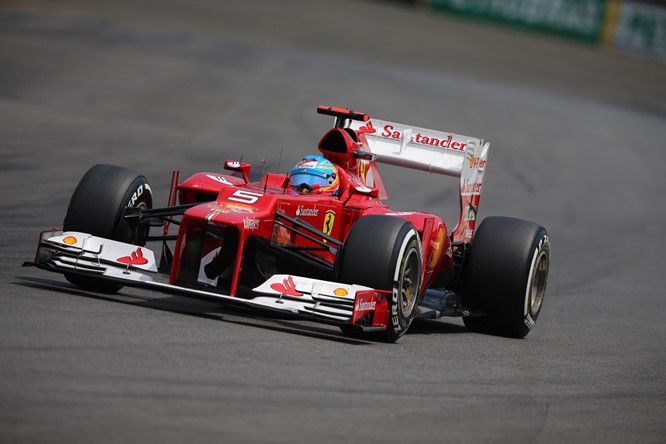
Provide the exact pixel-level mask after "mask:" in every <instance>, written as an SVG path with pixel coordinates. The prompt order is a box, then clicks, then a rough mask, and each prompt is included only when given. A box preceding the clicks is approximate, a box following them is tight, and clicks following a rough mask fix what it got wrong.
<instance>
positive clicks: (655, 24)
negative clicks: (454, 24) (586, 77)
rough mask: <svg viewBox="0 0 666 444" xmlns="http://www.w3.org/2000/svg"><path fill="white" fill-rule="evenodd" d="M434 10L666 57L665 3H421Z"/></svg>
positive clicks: (500, 0)
mask: <svg viewBox="0 0 666 444" xmlns="http://www.w3.org/2000/svg"><path fill="white" fill-rule="evenodd" d="M421 4H423V5H425V6H426V7H428V8H430V9H433V10H435V11H440V12H445V13H450V14H455V15H460V16H466V17H470V18H473V19H478V20H483V21H488V22H494V23H501V24H504V25H509V26H513V27H517V28H524V29H530V30H536V31H542V32H547V33H552V34H558V35H561V36H564V37H568V38H572V39H576V40H579V41H583V42H587V43H592V44H600V45H603V46H604V47H606V48H618V49H623V50H633V51H639V52H642V53H645V54H649V55H657V56H662V57H664V56H666V3H664V2H647V1H637V0H557V1H554V0H422V1H421Z"/></svg>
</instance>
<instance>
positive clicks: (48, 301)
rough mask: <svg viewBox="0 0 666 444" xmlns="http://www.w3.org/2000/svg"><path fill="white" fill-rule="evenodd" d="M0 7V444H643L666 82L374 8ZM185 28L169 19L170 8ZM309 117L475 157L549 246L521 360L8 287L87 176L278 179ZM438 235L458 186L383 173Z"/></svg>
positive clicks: (48, 283)
mask: <svg viewBox="0 0 666 444" xmlns="http://www.w3.org/2000/svg"><path fill="white" fill-rule="evenodd" d="M219 3H222V2H214V1H212V0H211V1H205V0H201V1H196V2H187V3H186V2H178V1H175V0H172V1H159V2H157V1H141V2H139V1H132V2H130V1H124V0H118V1H114V2H101V1H99V2H98V1H75V0H70V1H56V2H39V1H34V2H33V1H22V2H14V1H10V2H6V1H5V2H0V171H1V172H2V174H1V175H0V185H1V187H2V188H1V189H2V191H3V199H2V203H0V208H1V210H2V211H1V212H0V223H1V225H0V227H1V233H2V236H0V251H1V252H2V255H1V257H0V276H1V279H2V290H1V292H2V294H1V295H0V307H1V309H0V442H2V443H17V442H40V443H49V442H67V443H77V442H82V443H88V442H104V443H107V442H108V443H113V442H123V443H125V442H150V441H158V440H159V441H160V442H165V443H170V442H265V443H279V442H335V443H339V442H359V443H360V442H384V443H390V442H414V443H416V442H517V443H528V442H529V443H531V442H539V443H545V442H557V443H559V442H604V443H609V442H617V443H625V442H641V443H649V442H654V443H663V442H664V441H665V440H666V423H665V422H664V417H666V370H665V369H666V327H665V326H664V320H663V319H664V316H665V315H666V299H665V298H664V291H663V281H662V279H663V275H664V269H665V267H664V265H665V261H664V255H663V252H664V251H665V250H666V231H665V228H664V220H666V206H665V205H664V194H665V192H666V189H665V186H664V185H665V181H664V178H663V174H664V171H665V170H666V161H665V160H666V154H664V151H663V148H664V142H663V141H664V140H665V139H666V119H665V118H664V116H665V115H666V112H665V110H666V87H665V86H664V85H665V83H664V79H666V64H664V63H663V62H659V61H654V60H646V59H643V58H640V57H635V56H633V55H626V54H610V53H604V52H602V51H599V50H597V49H595V48H589V47H581V46H578V45H576V44H572V43H570V42H567V41H562V40H558V39H553V38H550V37H545V36H529V35H526V34H522V33H515V32H513V31H510V30H505V29H499V28H492V27H486V26H483V25H478V24H474V23H466V22H461V21H456V20H452V19H449V18H446V17H442V16H433V15H430V14H427V13H425V12H422V11H414V10H412V9H408V8H401V7H398V6H395V5H385V4H381V3H374V2H349V1H339V2H325V1H323V0H322V1H309V2H296V1H291V2H282V3H279V2H271V1H245V2H238V3H242V5H237V4H235V5H233V6H226V5H220V4H219ZM184 5H187V6H184ZM318 104H330V105H336V106H348V107H351V108H352V109H355V110H360V111H365V112H368V113H370V114H371V115H375V116H377V117H383V118H386V119H390V120H394V121H401V122H405V123H413V124H416V125H419V126H423V127H433V128H445V129H450V130H454V131H457V132H460V133H463V134H470V135H474V136H480V137H484V138H486V139H487V140H490V141H491V142H492V148H491V155H490V163H489V169H488V175H487V178H486V185H485V189H484V194H483V196H482V200H481V207H480V217H481V218H482V217H484V216H488V215H494V214H500V215H512V216H516V217H522V218H526V219H530V220H534V221H536V222H539V223H541V224H543V225H544V226H546V227H547V229H548V230H549V234H550V237H551V242H552V247H553V264H552V268H551V276H550V281H549V289H548V294H547V299H546V301H545V303H544V308H543V312H542V316H541V318H540V319H539V321H538V323H537V326H536V328H535V330H534V331H533V332H532V333H531V334H530V335H529V336H528V337H527V338H526V339H525V340H510V339H504V338H498V337H492V336H484V335H480V334H474V333H470V332H468V331H467V330H466V329H465V328H464V327H463V326H462V324H461V322H460V321H459V320H446V321H442V322H439V321H438V322H429V323H425V324H421V325H415V326H414V328H413V329H412V330H411V331H410V333H409V334H407V335H406V336H405V337H403V338H402V339H401V340H400V341H399V342H398V343H397V344H392V345H387V344H377V343H371V342H365V341H354V340H348V339H345V338H344V337H342V336H341V335H340V334H339V332H338V331H337V330H336V329H334V328H329V327H325V326H320V325H316V324H311V323H307V322H291V321H285V320H282V319H275V318H265V317H261V316H256V315H253V314H249V313H244V312H238V311H232V310H229V309H226V308H223V307H220V306H219V305H217V304H215V303H212V302H209V301H200V300H191V299H186V298H182V297H175V296H169V295H162V294H155V293H151V292H146V291H139V290H135V289H125V290H123V291H122V292H121V293H119V294H118V295H115V296H106V295H99V294H94V293H89V292H84V291H80V290H78V289H76V288H74V287H72V286H70V285H69V284H67V283H66V281H65V280H64V279H63V278H62V277H61V276H59V275H57V274H48V273H44V272H41V271H39V270H36V269H33V268H22V267H21V264H22V262H23V261H25V260H30V259H31V258H32V255H33V252H34V247H35V242H36V240H37V233H38V232H39V230H41V229H44V228H49V227H51V226H58V225H59V224H60V223H61V221H62V218H63V216H64V211H65V209H66V206H67V202H68V199H69V196H70V194H71V192H72V190H73V188H74V187H75V185H76V183H77V181H78V179H79V178H80V176H81V175H82V174H83V173H84V172H85V170H86V169H87V168H88V167H89V166H91V165H93V164H95V163H100V162H106V163H115V164H120V165H125V166H128V167H132V168H134V169H136V170H138V171H141V172H142V173H144V174H145V175H146V176H147V177H148V178H149V180H150V181H151V183H152V185H153V188H154V189H155V191H156V193H157V200H158V202H164V201H165V200H166V198H167V196H166V190H167V187H168V184H169V178H170V172H171V170H172V169H180V170H181V171H182V174H183V175H185V176H186V175H188V174H191V173H194V172H196V171H200V170H214V171H215V170H219V169H220V167H221V165H222V161H223V160H224V159H226V158H238V157H240V156H241V155H243V156H244V160H249V161H253V162H260V161H261V160H262V159H266V161H267V163H266V168H270V169H277V168H278V166H277V163H278V158H279V152H280V149H281V147H282V146H284V147H285V152H284V156H283V158H282V165H281V169H282V170H283V171H284V170H285V169H286V168H287V165H291V164H293V163H294V162H295V161H296V160H297V159H298V158H299V157H300V156H301V155H303V154H306V153H313V152H314V151H315V146H316V143H317V141H318V139H319V137H320V136H321V134H322V133H323V131H325V130H326V129H327V126H328V125H330V121H329V120H328V119H326V118H323V117H320V116H317V115H316V114H315V112H314V108H315V107H316V105H318ZM386 176H387V177H385V179H386V181H387V182H388V184H387V186H388V187H389V192H390V196H391V204H392V205H393V206H394V207H396V208H398V209H405V210H407V209H411V208H414V209H423V210H428V211H432V212H436V213H439V214H442V215H443V216H444V217H445V219H446V220H447V221H449V222H451V221H452V219H454V218H455V216H452V214H453V212H454V211H455V209H456V208H455V196H456V193H455V181H453V182H452V180H451V179H448V178H445V177H439V176H437V177H435V176H427V175H426V176H424V175H422V174H418V173H414V174H412V173H403V172H398V171H396V170H395V169H387V173H386Z"/></svg>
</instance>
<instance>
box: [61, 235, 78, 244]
mask: <svg viewBox="0 0 666 444" xmlns="http://www.w3.org/2000/svg"><path fill="white" fill-rule="evenodd" d="M62 241H63V242H64V243H66V244H67V245H74V244H75V243H76V242H77V241H76V238H75V237H74V236H67V237H66V238H64V239H63V240H62Z"/></svg>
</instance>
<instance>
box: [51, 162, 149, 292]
mask: <svg viewBox="0 0 666 444" xmlns="http://www.w3.org/2000/svg"><path fill="white" fill-rule="evenodd" d="M152 206H153V195H152V190H151V188H150V185H149V184H148V181H147V180H146V178H145V177H144V176H142V175H140V174H138V173H136V172H134V171H132V170H129V169H127V168H123V167H119V166H115V165H103V164H99V165H95V166H93V167H92V168H90V169H89V170H88V171H87V172H86V174H85V175H84V176H83V177H82V178H81V180H80V181H79V184H78V185H77V187H76V189H75V190H74V193H73V194H72V197H71V199H70V201H69V206H68V208H67V214H66V215H65V220H64V222H63V231H81V232H83V233H88V234H92V235H93V236H98V237H103V238H106V239H112V240H116V241H120V242H125V243H131V244H135V245H140V246H143V245H145V238H146V236H147V234H148V227H144V226H141V225H139V223H138V220H134V221H129V220H126V219H123V217H122V216H123V211H124V209H125V207H139V208H142V209H149V208H152ZM65 277H66V278H67V280H68V281H69V282H71V283H72V284H74V285H76V286H78V287H81V288H84V289H87V290H93V291H99V292H103V293H115V292H117V291H118V290H120V289H121V288H122V285H119V284H116V283H113V282H109V281H105V280H102V279H99V278H95V277H92V276H83V275H80V274H74V273H65Z"/></svg>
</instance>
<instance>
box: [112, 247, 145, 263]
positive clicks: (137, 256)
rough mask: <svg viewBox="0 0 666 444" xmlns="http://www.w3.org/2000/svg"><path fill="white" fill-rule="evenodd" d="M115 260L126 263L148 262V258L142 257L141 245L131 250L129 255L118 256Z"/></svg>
mask: <svg viewBox="0 0 666 444" xmlns="http://www.w3.org/2000/svg"><path fill="white" fill-rule="evenodd" d="M116 260H117V261H118V262H120V263H121V264H128V265H145V264H147V263H148V259H146V258H145V257H143V251H141V247H139V248H137V249H136V251H132V254H131V255H130V256H123V257H119V258H118V259H116Z"/></svg>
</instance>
